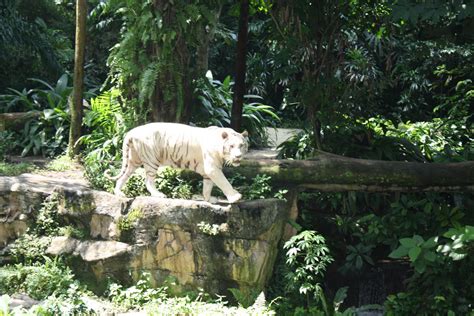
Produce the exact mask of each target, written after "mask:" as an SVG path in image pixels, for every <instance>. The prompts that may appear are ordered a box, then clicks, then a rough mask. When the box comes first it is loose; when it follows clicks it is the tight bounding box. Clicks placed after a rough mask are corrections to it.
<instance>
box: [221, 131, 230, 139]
mask: <svg viewBox="0 0 474 316" xmlns="http://www.w3.org/2000/svg"><path fill="white" fill-rule="evenodd" d="M228 136H229V135H228V134H227V132H226V131H223V132H222V139H226V138H227V137H228Z"/></svg>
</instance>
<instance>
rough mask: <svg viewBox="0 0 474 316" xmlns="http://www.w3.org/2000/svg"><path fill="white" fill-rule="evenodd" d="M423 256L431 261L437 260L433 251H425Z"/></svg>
mask: <svg viewBox="0 0 474 316" xmlns="http://www.w3.org/2000/svg"><path fill="white" fill-rule="evenodd" d="M423 257H424V258H425V259H426V260H428V261H430V262H434V261H435V260H436V254H435V253H434V252H432V251H427V252H425V254H424V255H423Z"/></svg>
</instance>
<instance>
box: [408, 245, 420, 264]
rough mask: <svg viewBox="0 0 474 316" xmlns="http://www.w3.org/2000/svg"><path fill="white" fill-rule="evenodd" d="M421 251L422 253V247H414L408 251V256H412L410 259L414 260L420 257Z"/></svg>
mask: <svg viewBox="0 0 474 316" xmlns="http://www.w3.org/2000/svg"><path fill="white" fill-rule="evenodd" d="M420 253H421V248H420V247H413V248H411V249H410V250H409V251H408V256H409V257H410V260H411V261H412V262H414V261H415V260H416V259H417V258H418V256H419V255H420Z"/></svg>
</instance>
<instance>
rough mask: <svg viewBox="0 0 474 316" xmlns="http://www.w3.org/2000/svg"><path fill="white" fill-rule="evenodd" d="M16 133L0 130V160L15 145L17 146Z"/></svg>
mask: <svg viewBox="0 0 474 316" xmlns="http://www.w3.org/2000/svg"><path fill="white" fill-rule="evenodd" d="M17 138H18V135H17V134H16V133H14V132H12V131H0V139H1V140H2V142H0V162H2V161H3V160H5V157H6V155H7V154H9V153H11V152H12V151H13V150H14V149H15V147H19V145H20V144H19V142H18V139H17Z"/></svg>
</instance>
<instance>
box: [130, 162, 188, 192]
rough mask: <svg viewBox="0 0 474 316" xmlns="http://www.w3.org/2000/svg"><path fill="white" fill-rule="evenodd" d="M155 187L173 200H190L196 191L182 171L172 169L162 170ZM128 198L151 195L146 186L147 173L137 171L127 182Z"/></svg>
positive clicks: (158, 173) (158, 174)
mask: <svg viewBox="0 0 474 316" xmlns="http://www.w3.org/2000/svg"><path fill="white" fill-rule="evenodd" d="M155 186H156V188H157V189H158V191H160V192H162V193H163V194H165V195H166V196H167V197H168V198H173V199H190V198H191V196H192V194H193V193H194V192H195V191H196V190H195V188H194V187H193V186H192V183H191V182H189V181H186V180H185V179H183V177H182V176H181V171H180V170H178V169H174V168H171V167H165V168H160V169H159V170H158V172H157V177H156V179H155ZM124 193H125V194H126V195H127V196H130V197H135V196H140V195H150V193H149V192H148V190H147V189H146V185H145V171H144V169H142V168H139V169H137V171H135V173H134V174H133V175H132V176H131V177H130V178H129V179H128V180H127V183H126V185H125V188H124Z"/></svg>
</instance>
